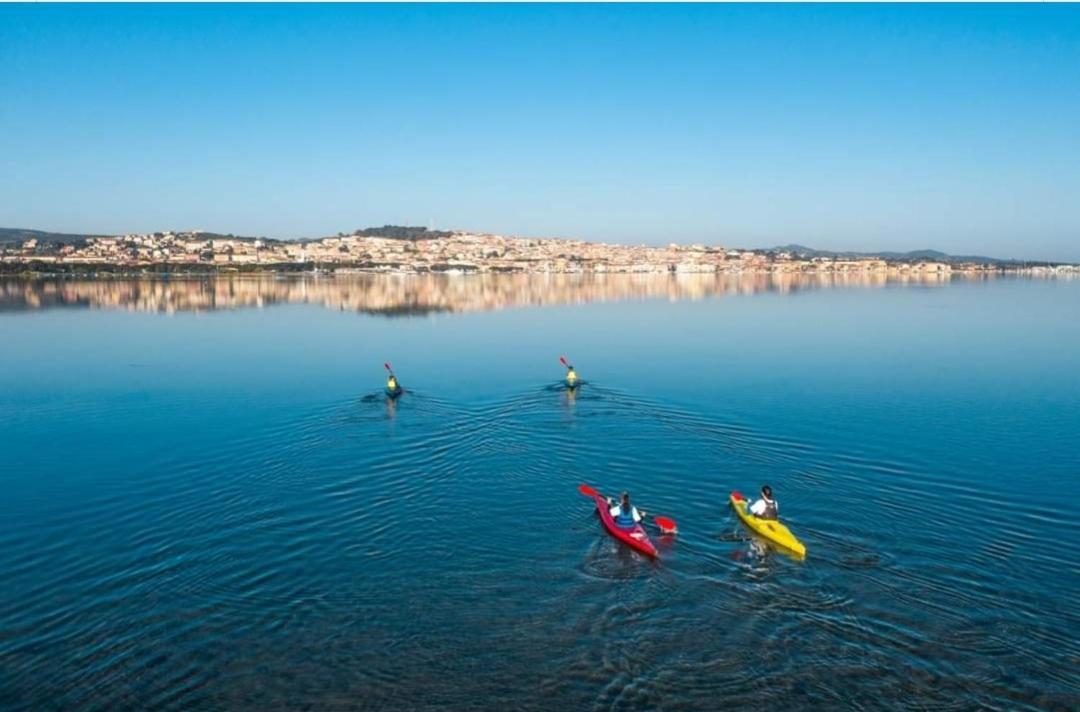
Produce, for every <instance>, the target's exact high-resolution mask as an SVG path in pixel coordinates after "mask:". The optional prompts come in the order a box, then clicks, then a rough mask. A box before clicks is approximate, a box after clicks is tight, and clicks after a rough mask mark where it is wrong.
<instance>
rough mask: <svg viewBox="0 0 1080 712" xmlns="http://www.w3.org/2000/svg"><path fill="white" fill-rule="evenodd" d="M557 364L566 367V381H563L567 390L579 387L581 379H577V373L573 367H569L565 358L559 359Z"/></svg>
mask: <svg viewBox="0 0 1080 712" xmlns="http://www.w3.org/2000/svg"><path fill="white" fill-rule="evenodd" d="M559 363H561V364H562V365H563V366H566V379H565V380H564V383H566V388H567V390H571V391H572V390H574V389H575V388H577V387H578V386H580V385H581V379H580V378H578V375H577V371H575V370H574V367H573V366H571V365H570V363H569V362H568V361H567V360H566V357H565V356H560V357H559Z"/></svg>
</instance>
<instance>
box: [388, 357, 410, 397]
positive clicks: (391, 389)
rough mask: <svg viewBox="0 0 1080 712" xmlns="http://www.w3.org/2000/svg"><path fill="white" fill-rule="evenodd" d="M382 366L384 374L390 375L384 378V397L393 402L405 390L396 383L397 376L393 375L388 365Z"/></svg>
mask: <svg viewBox="0 0 1080 712" xmlns="http://www.w3.org/2000/svg"><path fill="white" fill-rule="evenodd" d="M383 366H384V367H385V368H386V372H387V373H388V374H390V375H388V376H387V377H386V397H387V398H390V399H391V400H393V399H394V398H397V397H398V396H400V395H401V394H402V393H404V392H405V389H404V388H402V387H401V384H400V383H398V379H397V376H395V375H394V370H393V369H392V368H390V363H389V362H387V363H384V364H383Z"/></svg>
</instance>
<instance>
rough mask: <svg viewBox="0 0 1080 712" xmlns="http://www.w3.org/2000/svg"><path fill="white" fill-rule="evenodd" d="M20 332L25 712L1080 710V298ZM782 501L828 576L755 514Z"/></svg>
mask: <svg viewBox="0 0 1080 712" xmlns="http://www.w3.org/2000/svg"><path fill="white" fill-rule="evenodd" d="M0 295H3V296H2V298H0V305H2V306H3V311H2V312H0V340H2V343H3V345H4V347H3V349H0V446H2V452H3V466H2V468H0V487H2V488H3V497H0V576H2V578H3V581H4V585H3V587H0V707H4V708H12V709H35V710H37V709H73V708H79V709H118V708H130V707H147V706H153V707H163V708H176V709H190V708H212V709H220V708H234V707H244V708H271V709H273V708H298V707H316V708H352V707H360V708H383V709H387V708H395V709H431V708H450V709H477V708H495V709H619V710H621V709H643V710H644V709H671V710H686V709H717V708H720V707H727V706H733V705H736V704H740V705H748V706H750V707H754V708H764V707H767V706H774V705H782V706H785V707H792V706H808V705H816V706H821V707H826V706H835V705H840V704H844V705H858V706H864V707H872V708H896V709H908V708H950V709H973V708H980V707H993V708H1001V709H1023V708H1028V709H1055V708H1056V709H1075V708H1076V707H1077V705H1078V702H1080V680H1078V673H1077V671H1078V670H1080V642H1078V630H1080V605H1078V604H1077V596H1076V592H1077V591H1078V590H1080V522H1078V519H1077V516H1076V513H1077V504H1078V502H1080V478H1078V471H1080V467H1078V465H1080V459H1078V456H1077V452H1078V451H1080V450H1078V445H1080V371H1078V368H1077V354H1078V353H1080V329H1077V327H1076V314H1078V313H1080V282H1077V281H1061V280H1026V279H991V280H958V279H954V280H950V281H942V282H937V281H936V282H932V283H925V282H918V281H914V282H909V283H897V282H889V281H880V282H875V281H873V280H870V281H867V280H861V281H860V280H845V279H831V280H821V279H813V280H809V281H807V280H788V281H786V282H784V281H782V280H773V279H762V278H759V277H753V278H746V279H744V280H738V279H733V278H730V277H728V278H724V279H720V278H718V277H712V276H710V277H708V278H702V277H697V276H681V277H678V278H676V277H672V278H665V277H655V276H650V277H648V278H645V277H614V278H613V277H609V278H605V279H600V280H597V279H594V278H585V277H572V276H571V277H558V278H553V277H534V278H526V277H522V276H513V277H484V278H474V277H459V278H452V277H441V278H397V277H382V276H364V277H357V278H342V277H339V278H331V279H327V278H321V279H299V280H298V279H290V280H254V281H252V280H216V281H215V280H191V281H179V282H162V281H118V280H109V281H101V282H97V281H92V280H89V281H87V280H62V281H34V282H25V281H14V280H9V281H6V282H3V283H2V286H0ZM562 353H566V354H567V355H568V356H569V357H570V358H571V359H572V360H573V361H574V362H575V365H576V366H577V368H578V371H579V372H580V374H581V375H582V376H583V377H584V378H585V379H586V380H587V383H586V384H585V385H584V386H583V387H582V388H581V389H580V392H578V393H577V394H570V393H567V392H566V391H565V390H564V389H563V388H561V387H560V385H559V383H558V379H559V377H560V375H561V367H560V366H559V364H558V362H557V359H558V356H559V355H560V354H562ZM384 361H391V362H392V363H393V365H394V367H395V369H396V370H397V371H398V374H399V376H400V377H401V380H402V383H403V384H404V385H405V386H406V388H408V389H409V392H407V393H406V394H405V395H404V396H403V397H402V398H401V399H400V400H399V401H398V402H397V403H388V402H387V401H386V399H385V398H384V397H382V396H381V394H380V393H381V392H380V387H381V382H382V376H383V374H382V363H383V362H384ZM582 482H587V483H590V484H593V485H595V486H597V487H599V488H601V489H603V490H604V491H606V492H611V493H617V492H618V491H619V490H622V489H629V490H630V491H631V492H632V493H633V494H634V496H635V498H636V499H637V501H638V503H639V504H640V505H641V506H643V507H645V508H646V509H648V510H650V511H651V512H655V513H658V514H664V515H668V516H671V517H673V518H675V519H676V520H677V521H678V522H679V527H680V533H679V536H678V537H677V538H676V539H675V540H674V541H672V542H665V543H663V544H662V545H661V549H662V555H661V558H660V560H659V561H658V562H650V561H647V560H644V559H642V558H641V557H640V556H638V555H637V554H634V553H632V552H629V551H627V550H626V549H624V548H621V547H620V546H619V545H617V544H616V543H615V542H614V541H613V540H612V539H611V538H610V537H607V536H605V535H604V534H603V532H602V530H601V529H600V528H599V525H598V523H597V521H596V518H595V516H594V515H593V514H592V512H591V511H590V504H589V502H588V500H586V499H584V498H583V497H581V496H580V495H579V494H578V493H577V491H576V487H577V485H578V484H579V483H582ZM763 482H769V483H770V484H772V486H773V487H774V488H775V490H776V493H777V495H778V498H779V501H780V504H781V513H782V515H783V517H784V518H785V519H786V521H787V522H788V523H789V525H790V526H791V527H792V529H793V530H794V531H795V532H796V533H797V534H798V535H799V536H800V538H801V539H802V540H803V541H804V542H805V543H806V545H807V548H808V550H809V551H808V556H807V558H806V560H805V561H796V560H793V559H791V558H789V557H787V556H785V555H783V554H782V553H780V552H777V551H774V550H771V549H769V548H768V547H766V546H764V545H762V543H761V542H758V541H755V540H753V539H752V538H751V537H750V536H749V535H748V534H747V532H746V531H745V530H743V529H742V528H741V527H740V526H739V524H738V523H737V521H736V520H735V518H734V517H733V515H732V514H731V512H730V511H729V509H728V508H727V505H726V498H727V494H728V492H729V491H730V490H732V489H741V490H743V491H751V490H754V489H756V488H757V487H758V486H760V484H762V483H763Z"/></svg>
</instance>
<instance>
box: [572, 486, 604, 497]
mask: <svg viewBox="0 0 1080 712" xmlns="http://www.w3.org/2000/svg"><path fill="white" fill-rule="evenodd" d="M577 489H578V492H580V493H582V494H583V495H585V496H586V497H596V496H599V494H600V493H599V492H597V491H596V490H594V489H593V488H592V487H590V486H588V485H578V488H577Z"/></svg>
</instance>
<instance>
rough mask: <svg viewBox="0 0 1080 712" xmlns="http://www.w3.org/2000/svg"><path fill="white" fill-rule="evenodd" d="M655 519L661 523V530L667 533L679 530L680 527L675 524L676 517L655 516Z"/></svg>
mask: <svg viewBox="0 0 1080 712" xmlns="http://www.w3.org/2000/svg"><path fill="white" fill-rule="evenodd" d="M653 520H654V521H655V522H656V523H657V525H659V527H660V531H662V532H664V533H665V534H674V533H675V532H677V531H679V529H678V527H676V526H675V520H674V519H668V518H667V517H653Z"/></svg>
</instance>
